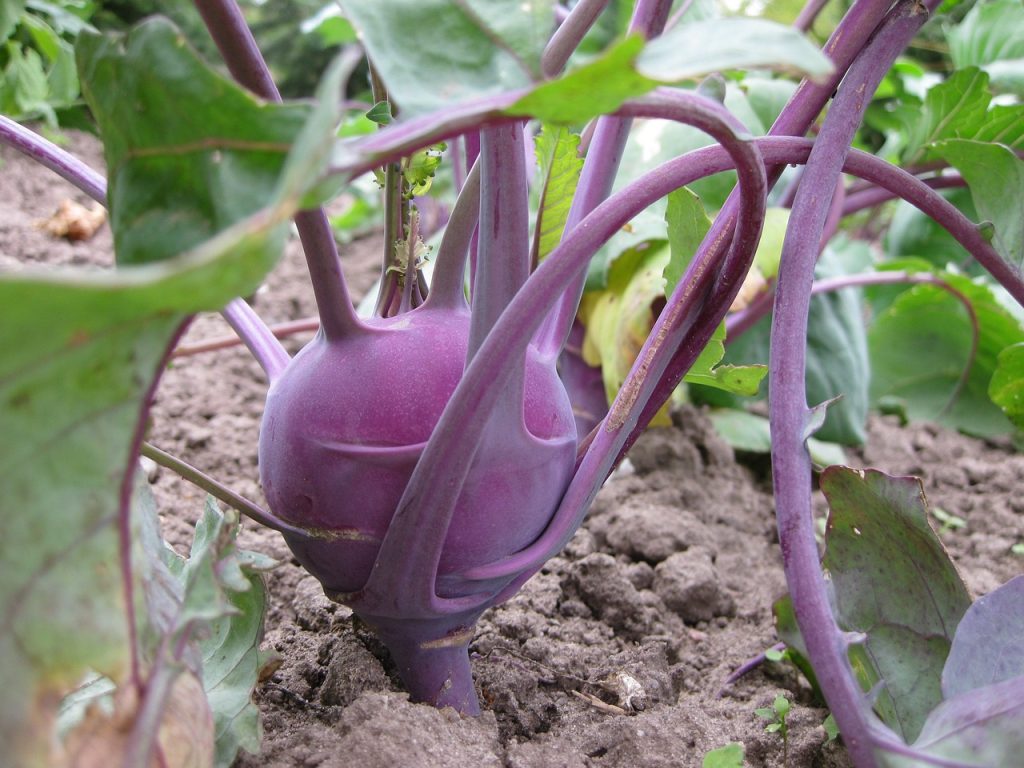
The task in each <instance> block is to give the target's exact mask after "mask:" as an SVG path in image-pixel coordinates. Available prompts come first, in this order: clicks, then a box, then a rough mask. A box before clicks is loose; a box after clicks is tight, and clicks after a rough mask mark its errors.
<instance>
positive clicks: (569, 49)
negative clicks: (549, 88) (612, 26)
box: [540, 0, 608, 78]
mask: <svg viewBox="0 0 1024 768" xmlns="http://www.w3.org/2000/svg"><path fill="white" fill-rule="evenodd" d="M607 6H608V0H580V2H578V3H576V5H575V6H573V9H572V10H571V11H570V12H569V15H568V16H567V17H566V18H565V19H564V20H563V21H562V22H561V24H560V25H559V27H558V29H556V30H555V34H553V35H552V36H551V39H550V40H549V41H548V44H547V46H546V47H545V48H544V53H543V54H542V55H541V57H540V69H541V72H542V73H543V74H544V77H547V78H553V77H558V75H559V74H560V73H561V71H562V70H563V69H564V68H565V65H566V63H567V62H568V61H569V57H570V56H572V53H573V51H575V50H576V49H577V48H578V47H579V45H580V42H581V41H582V40H583V38H584V37H585V36H586V34H587V32H589V31H590V28H591V27H592V26H594V22H595V21H597V17H598V16H600V15H601V11H603V10H604V9H605V8H606V7H607Z"/></svg>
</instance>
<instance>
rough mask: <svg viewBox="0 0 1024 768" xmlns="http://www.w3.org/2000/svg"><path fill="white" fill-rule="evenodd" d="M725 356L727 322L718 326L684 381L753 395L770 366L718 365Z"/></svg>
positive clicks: (738, 393) (758, 388)
mask: <svg viewBox="0 0 1024 768" xmlns="http://www.w3.org/2000/svg"><path fill="white" fill-rule="evenodd" d="M723 357H725V323H724V322H723V323H721V324H720V325H719V326H718V328H716V329H715V332H714V334H713V335H712V336H711V340H710V341H709V342H708V343H707V346H705V347H704V349H702V350H701V353H700V355H698V356H697V359H696V360H694V362H693V365H692V366H691V367H690V370H689V371H687V372H686V375H685V376H684V377H683V381H685V382H688V383H690V384H703V385H704V386H706V387H715V388H716V389H721V390H723V391H725V392H731V393H733V394H736V395H745V396H746V397H754V396H756V395H757V393H758V391H759V390H760V388H761V381H762V380H763V379H764V377H765V376H767V375H768V366H767V365H719V363H720V362H721V361H722V358H723Z"/></svg>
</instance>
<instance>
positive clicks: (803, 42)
mask: <svg viewBox="0 0 1024 768" xmlns="http://www.w3.org/2000/svg"><path fill="white" fill-rule="evenodd" d="M755 67H756V68H762V69H777V70H783V71H786V72H793V73H797V74H800V75H807V76H809V77H822V76H825V75H828V74H830V73H831V72H832V69H833V67H832V64H831V62H829V60H828V58H827V57H826V56H825V55H824V54H823V53H822V52H821V51H820V50H819V49H818V47H817V46H816V45H814V44H813V43H812V42H810V41H809V40H808V39H807V38H806V37H805V36H804V35H802V34H800V33H799V32H797V31H796V30H794V29H793V28H792V27H788V26H783V25H782V24H776V23H775V22H771V21H765V20H763V19H751V18H726V19H711V20H708V21H697V22H694V23H692V24H678V25H676V26H675V27H673V28H672V29H670V30H668V31H667V32H665V34H663V35H661V36H660V37H657V38H655V39H654V40H652V41H651V42H650V43H648V45H647V47H646V48H645V49H644V50H643V52H642V53H641V54H640V56H639V57H638V59H637V71H638V72H639V73H640V74H642V75H644V76H645V77H649V78H650V79H651V80H656V81H658V82H661V83H679V82H682V81H684V80H692V79H694V78H697V77H699V76H701V75H706V74H709V73H711V72H720V71H722V70H729V69H744V68H755Z"/></svg>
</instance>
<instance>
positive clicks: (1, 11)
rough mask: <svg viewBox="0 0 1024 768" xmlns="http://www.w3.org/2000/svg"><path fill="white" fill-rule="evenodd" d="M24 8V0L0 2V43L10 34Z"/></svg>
mask: <svg viewBox="0 0 1024 768" xmlns="http://www.w3.org/2000/svg"><path fill="white" fill-rule="evenodd" d="M24 10H25V0H4V2H3V3H0V43H3V42H5V41H6V40H7V38H9V37H10V36H11V33H12V32H13V31H14V28H15V27H17V26H18V20H19V19H20V18H21V14H22V11H24Z"/></svg>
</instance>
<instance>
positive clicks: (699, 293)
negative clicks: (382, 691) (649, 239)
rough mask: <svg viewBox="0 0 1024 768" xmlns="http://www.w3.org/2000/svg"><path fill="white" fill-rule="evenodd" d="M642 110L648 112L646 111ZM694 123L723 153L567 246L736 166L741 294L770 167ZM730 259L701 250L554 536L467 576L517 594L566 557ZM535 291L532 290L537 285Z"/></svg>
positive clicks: (595, 435)
mask: <svg viewBox="0 0 1024 768" xmlns="http://www.w3.org/2000/svg"><path fill="white" fill-rule="evenodd" d="M696 98H699V97H695V96H693V95H689V96H684V95H683V94H682V93H681V92H677V91H664V90H659V91H656V92H655V93H654V94H652V95H651V96H649V97H647V98H646V99H644V100H641V101H640V102H636V103H633V104H630V105H628V107H627V109H628V110H629V111H630V112H631V113H633V114H635V115H636V116H641V115H643V116H650V117H669V116H670V115H671V110H672V108H673V105H674V106H675V110H676V111H677V113H683V114H685V113H686V112H687V111H688V110H687V109H686V108H685V107H684V106H683V105H684V104H686V102H691V101H692V100H694V99H696ZM702 101H705V100H702ZM705 103H707V104H709V105H714V106H713V108H711V109H709V110H708V112H707V113H704V117H705V118H707V117H708V116H709V115H708V113H711V114H714V115H715V117H717V116H718V114H719V113H720V111H721V110H722V108H721V105H719V104H717V103H716V102H709V101H705ZM641 104H642V105H643V108H642V109H638V107H640V105H641ZM694 117H695V115H694V114H692V113H691V114H689V115H688V116H687V118H686V122H688V123H690V124H695V125H696V126H697V127H698V128H700V129H701V130H704V131H706V132H708V133H711V134H712V135H713V137H714V138H715V139H716V140H717V141H718V142H719V143H720V144H721V145H722V146H713V147H707V148H705V149H704V150H697V151H695V152H691V153H688V154H687V155H684V156H682V157H680V158H677V159H676V160H673V161H670V162H668V163H665V164H663V165H662V166H659V167H658V168H657V169H655V170H654V171H651V172H650V173H648V174H645V175H644V176H642V177H641V178H640V179H638V180H637V181H636V182H633V183H632V184H630V185H629V186H627V187H626V188H624V189H623V190H620V191H619V192H618V193H616V194H614V195H612V196H611V197H610V198H609V199H608V200H607V201H605V202H604V203H602V204H601V205H600V206H598V207H597V208H596V209H595V210H594V212H593V213H592V214H591V215H590V216H588V217H587V218H586V219H584V222H583V223H581V224H580V226H578V227H577V228H576V229H574V230H573V231H572V232H571V233H570V234H569V235H568V236H567V237H566V238H565V240H564V241H563V242H564V244H566V245H567V244H569V243H573V242H575V240H576V239H577V238H582V237H583V236H584V231H585V230H586V229H588V228H591V227H594V228H596V227H598V226H601V227H602V230H603V228H604V226H605V222H604V221H603V220H602V218H603V217H610V218H611V219H612V221H611V222H609V224H612V225H614V226H615V229H612V230H611V232H612V233H613V232H614V231H616V230H617V229H618V228H619V227H621V226H622V225H623V224H624V223H625V222H626V221H628V220H629V219H628V215H629V213H628V211H633V210H640V209H641V208H636V207H635V206H634V205H633V204H632V201H631V200H630V199H629V195H632V196H634V197H636V198H638V199H639V200H642V201H646V202H647V203H648V204H649V202H650V201H653V200H655V199H658V196H659V195H657V194H656V191H661V192H662V195H660V196H664V194H668V192H670V191H672V190H674V189H678V188H679V187H680V186H683V185H685V184H689V183H691V182H692V181H693V180H695V178H699V177H703V176H704V175H710V174H712V173H718V172H720V170H719V168H721V166H718V167H714V165H715V162H714V161H715V160H718V161H720V162H721V163H723V165H726V166H729V167H732V166H733V165H734V164H736V167H737V169H738V171H739V178H740V184H741V190H742V191H743V192H744V194H743V195H742V196H741V198H740V203H741V216H740V217H739V218H738V221H739V222H740V230H739V232H738V234H737V237H736V238H735V245H734V246H733V248H734V249H735V250H738V251H740V252H741V253H740V255H739V258H737V259H736V264H737V265H738V269H737V274H736V275H734V276H733V282H735V283H736V288H737V290H738V287H739V284H740V283H741V281H742V272H741V271H745V269H746V267H749V263H750V261H751V260H752V259H753V254H754V251H755V250H756V247H757V242H758V240H759V238H760V232H761V225H762V223H763V217H764V202H765V200H764V197H765V193H766V179H765V173H764V167H763V164H762V162H763V161H761V160H760V158H759V153H757V152H752V151H751V150H752V148H753V147H752V146H751V145H754V146H756V143H755V142H746V141H740V140H738V139H736V138H735V136H731V135H730V132H729V130H728V128H726V130H724V131H723V130H722V128H724V127H725V126H722V125H721V124H720V125H718V126H717V127H716V126H713V125H711V124H710V122H711V121H710V120H706V119H705V120H694V119H693V118H694ZM730 117H731V116H730ZM726 125H728V124H726ZM755 163H758V164H761V165H760V167H758V166H755ZM652 187H653V188H654V189H652ZM652 194H653V195H654V196H652ZM627 205H628V206H629V209H628V211H627V218H625V219H622V218H621V216H622V215H623V211H622V209H623V208H624V207H625V206H627ZM591 222H594V223H591ZM608 236H610V235H608ZM561 248H562V246H559V248H558V249H556V250H555V251H554V252H553V253H552V254H551V255H550V256H549V257H548V259H549V260H550V259H552V258H553V257H554V256H555V254H557V253H559V252H560V249H561ZM723 256H724V253H723V249H722V247H721V240H717V241H709V240H707V239H705V241H704V243H702V244H701V248H700V249H699V250H698V253H697V254H696V256H695V257H694V259H693V262H692V263H691V270H690V272H688V276H686V277H684V278H683V279H682V280H680V281H679V284H678V285H677V286H676V289H675V291H674V292H673V294H672V296H671V297H670V298H669V300H668V302H667V304H666V306H665V309H664V310H663V311H662V313H661V315H660V316H659V318H658V320H657V322H656V323H655V326H654V328H653V329H652V331H651V334H650V335H649V336H648V339H647V341H646V342H645V344H644V346H643V348H642V349H641V351H640V354H639V355H638V357H637V360H636V362H635V363H634V364H633V368H632V370H631V371H630V374H629V376H628V377H627V378H626V381H625V382H624V383H623V385H622V388H621V389H620V391H619V394H618V395H617V397H616V398H615V401H614V402H613V403H612V405H611V409H610V411H609V413H608V415H607V417H606V418H605V419H604V421H603V422H602V424H601V425H600V426H599V427H598V428H597V429H596V430H595V431H594V432H592V433H591V438H592V440H591V441H590V442H589V444H588V445H587V447H586V452H585V453H584V454H583V457H582V459H581V461H580V463H579V466H578V469H577V472H576V475H575V476H574V477H573V480H572V482H571V483H570V485H569V488H568V490H567V491H566V494H565V496H564V497H563V499H562V503H561V504H560V506H559V509H558V511H557V512H556V513H555V516H554V517H553V518H552V521H551V524H550V525H549V526H548V528H547V530H545V532H544V533H543V534H542V535H541V536H540V538H539V539H538V540H537V541H536V542H535V543H534V544H532V545H531V546H530V547H528V548H527V549H525V550H522V551H521V552H518V553H516V554H514V555H511V556H510V557H508V558H505V559H504V560H501V561H498V562H495V563H492V564H490V565H486V566H482V567H480V568H475V569H472V570H471V571H469V572H467V574H466V577H467V578H470V579H481V580H486V579H491V578H497V577H499V576H507V575H511V574H521V575H520V576H518V577H517V578H516V581H515V583H514V586H515V588H518V585H520V584H521V583H522V582H524V581H525V580H526V579H527V578H529V574H531V573H532V572H533V570H534V569H536V568H537V567H539V566H540V565H541V564H542V563H544V562H545V561H546V560H547V559H548V558H549V557H551V555H552V554H554V553H555V552H557V551H559V550H560V549H561V548H562V547H563V546H564V545H565V543H566V542H567V541H568V540H569V538H571V536H572V534H573V532H574V531H575V530H576V528H577V527H579V524H580V522H582V519H583V516H584V515H585V514H586V510H587V508H588V507H589V505H590V502H591V501H593V498H594V496H596V494H597V491H598V490H599V489H600V487H601V484H602V483H603V482H604V480H605V478H607V476H608V474H609V473H610V472H611V470H612V468H613V467H614V465H615V463H616V462H617V461H618V460H619V457H620V455H621V453H622V448H623V446H624V445H625V443H626V441H627V439H628V438H629V436H630V435H631V434H632V433H633V432H634V430H635V429H636V428H637V426H638V425H639V424H640V422H641V421H642V419H643V414H644V413H646V411H647V409H646V408H645V404H647V402H648V400H649V398H650V396H651V394H652V392H654V391H656V388H657V386H658V383H659V381H660V380H661V379H662V376H663V372H664V370H665V369H666V367H667V366H668V364H669V363H670V362H671V360H672V359H673V356H674V353H675V350H676V349H677V347H678V346H679V345H680V344H681V343H683V340H684V339H686V338H687V337H688V335H689V334H690V333H692V332H693V323H694V320H695V319H696V318H697V313H698V311H699V310H700V309H701V308H702V306H704V305H703V301H704V298H705V296H706V295H707V292H708V291H709V290H710V287H711V284H712V282H713V280H714V278H715V270H714V268H713V267H714V265H715V263H716V260H718V261H720V260H721V259H722V258H723ZM546 264H547V262H546V261H545V263H544V264H542V265H541V268H540V269H538V272H537V274H538V275H539V274H540V273H541V271H542V270H543V269H544V267H545V265H546ZM694 265H696V266H694ZM743 265H746V267H744V266H743ZM527 288H529V283H528V284H527ZM722 301H724V300H723V299H720V302H722ZM730 303H731V299H729V300H728V301H724V305H723V306H722V307H721V308H720V312H721V314H722V315H724V314H725V312H726V310H727V309H728V306H729V304H730ZM712 330H713V329H712ZM709 334H710V332H709ZM701 348H703V345H701ZM698 351H699V350H698ZM655 410H656V409H655ZM648 420H649V418H648ZM511 591H512V587H510V588H509V589H508V590H506V593H505V594H509V593H511Z"/></svg>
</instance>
